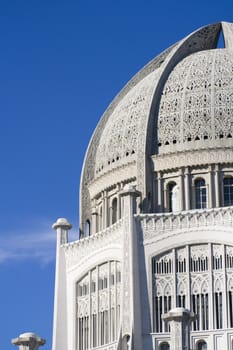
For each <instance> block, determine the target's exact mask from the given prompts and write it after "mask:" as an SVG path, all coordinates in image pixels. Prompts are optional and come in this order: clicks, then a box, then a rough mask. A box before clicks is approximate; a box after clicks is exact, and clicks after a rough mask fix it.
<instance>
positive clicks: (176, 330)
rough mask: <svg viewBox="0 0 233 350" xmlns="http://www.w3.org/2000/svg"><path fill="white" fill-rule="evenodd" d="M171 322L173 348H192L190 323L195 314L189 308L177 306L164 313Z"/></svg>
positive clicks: (175, 349) (164, 316) (188, 349)
mask: <svg viewBox="0 0 233 350" xmlns="http://www.w3.org/2000/svg"><path fill="white" fill-rule="evenodd" d="M162 319H163V320H164V321H168V322H169V323H170V328H171V350H190V324H191V322H192V321H194V320H195V315H194V313H193V312H191V311H190V310H188V309H185V308H183V307H177V308H175V309H172V310H170V311H169V312H168V313H166V314H163V315H162Z"/></svg>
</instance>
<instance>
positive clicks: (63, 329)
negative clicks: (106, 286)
mask: <svg viewBox="0 0 233 350" xmlns="http://www.w3.org/2000/svg"><path fill="white" fill-rule="evenodd" d="M52 227H53V228H54V229H55V230H56V231H57V252H56V272H55V291H54V314H53V347H52V348H53V350H63V349H67V316H66V314H67V300H66V299H67V297H66V259H65V253H64V249H62V244H65V243H67V242H68V231H69V230H70V229H71V227H72V225H71V224H70V223H69V222H68V221H67V220H66V219H64V218H60V219H58V220H57V221H56V222H55V223H54V224H53V226H52Z"/></svg>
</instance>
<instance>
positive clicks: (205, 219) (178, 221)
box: [135, 207, 233, 243]
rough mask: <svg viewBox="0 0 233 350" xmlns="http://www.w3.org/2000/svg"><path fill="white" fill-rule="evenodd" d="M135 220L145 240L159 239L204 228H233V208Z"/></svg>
mask: <svg viewBox="0 0 233 350" xmlns="http://www.w3.org/2000/svg"><path fill="white" fill-rule="evenodd" d="M135 218H136V219H137V221H138V222H139V223H140V225H141V227H142V235H143V240H144V241H145V242H144V243H146V241H147V240H150V239H152V238H153V237H158V236H159V235H161V234H162V233H163V232H169V231H173V232H175V231H177V230H183V229H189V228H194V227H202V226H209V225H211V226H228V227H232V226H233V208H232V207H226V208H214V209H205V210H192V211H189V212H181V213H167V214H140V215H135Z"/></svg>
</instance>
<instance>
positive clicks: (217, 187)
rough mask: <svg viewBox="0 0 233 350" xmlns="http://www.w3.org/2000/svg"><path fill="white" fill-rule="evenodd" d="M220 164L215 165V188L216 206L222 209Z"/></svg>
mask: <svg viewBox="0 0 233 350" xmlns="http://www.w3.org/2000/svg"><path fill="white" fill-rule="evenodd" d="M219 171H220V170H219V164H216V165H215V181H214V187H215V206H216V208H218V207H220V201H221V199H220V192H219V186H220V184H219Z"/></svg>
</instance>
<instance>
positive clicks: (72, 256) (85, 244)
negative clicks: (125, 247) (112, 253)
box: [62, 219, 123, 269]
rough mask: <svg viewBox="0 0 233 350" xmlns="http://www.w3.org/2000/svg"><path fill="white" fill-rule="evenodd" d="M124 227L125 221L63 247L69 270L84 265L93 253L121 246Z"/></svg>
mask: <svg viewBox="0 0 233 350" xmlns="http://www.w3.org/2000/svg"><path fill="white" fill-rule="evenodd" d="M122 227H123V219H122V220H119V221H118V222H117V223H115V224H114V225H112V226H110V227H108V228H107V229H105V230H103V231H100V232H98V233H96V234H94V235H91V236H89V237H86V238H82V239H80V240H78V241H75V242H71V243H68V244H65V245H63V246H62V248H63V249H64V251H65V256H66V264H67V268H68V269H70V268H72V267H73V266H75V265H76V264H80V263H81V264H83V263H84V260H88V259H89V257H90V255H91V254H93V252H95V254H96V252H97V251H99V250H101V249H107V248H111V247H112V246H116V245H117V246H119V244H120V243H119V242H121V238H122V235H123V232H122Z"/></svg>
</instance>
